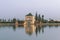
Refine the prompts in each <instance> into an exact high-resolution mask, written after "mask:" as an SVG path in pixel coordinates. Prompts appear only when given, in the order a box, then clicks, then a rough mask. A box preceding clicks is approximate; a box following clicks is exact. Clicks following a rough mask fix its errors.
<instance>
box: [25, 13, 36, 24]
mask: <svg viewBox="0 0 60 40" xmlns="http://www.w3.org/2000/svg"><path fill="white" fill-rule="evenodd" d="M34 23H35V17H34V16H33V15H32V14H31V13H29V14H27V15H26V16H25V22H24V24H25V25H29V24H34Z"/></svg>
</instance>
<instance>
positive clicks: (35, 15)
mask: <svg viewBox="0 0 60 40" xmlns="http://www.w3.org/2000/svg"><path fill="white" fill-rule="evenodd" d="M37 18H38V16H37V12H36V15H35V20H36V21H37V20H38V19H37Z"/></svg>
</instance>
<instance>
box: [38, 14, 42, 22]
mask: <svg viewBox="0 0 60 40" xmlns="http://www.w3.org/2000/svg"><path fill="white" fill-rule="evenodd" d="M38 21H39V22H40V21H41V16H40V14H39V19H38Z"/></svg>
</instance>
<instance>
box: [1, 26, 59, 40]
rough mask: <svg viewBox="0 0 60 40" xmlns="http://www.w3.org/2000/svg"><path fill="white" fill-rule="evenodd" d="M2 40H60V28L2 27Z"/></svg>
mask: <svg viewBox="0 0 60 40" xmlns="http://www.w3.org/2000/svg"><path fill="white" fill-rule="evenodd" d="M0 40H60V26H40V25H37V26H34V25H30V26H29V27H28V26H18V27H15V26H0Z"/></svg>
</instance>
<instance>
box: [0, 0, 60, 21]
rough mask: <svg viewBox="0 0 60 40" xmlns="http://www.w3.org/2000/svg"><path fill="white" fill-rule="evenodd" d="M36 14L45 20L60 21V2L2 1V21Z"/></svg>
mask: <svg viewBox="0 0 60 40" xmlns="http://www.w3.org/2000/svg"><path fill="white" fill-rule="evenodd" d="M36 12H37V13H38V14H40V15H44V18H45V19H49V18H51V19H54V20H60V0H0V19H3V18H5V19H9V18H10V19H12V18H17V19H21V20H23V19H24V18H25V15H26V14H28V13H32V14H33V15H35V14H36Z"/></svg>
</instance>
